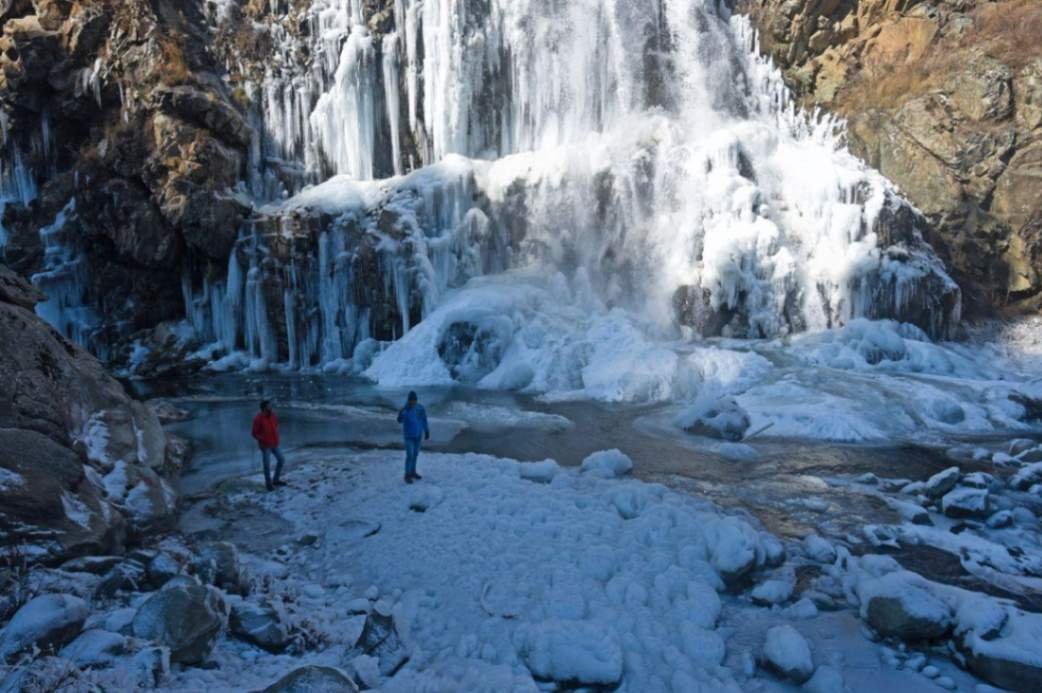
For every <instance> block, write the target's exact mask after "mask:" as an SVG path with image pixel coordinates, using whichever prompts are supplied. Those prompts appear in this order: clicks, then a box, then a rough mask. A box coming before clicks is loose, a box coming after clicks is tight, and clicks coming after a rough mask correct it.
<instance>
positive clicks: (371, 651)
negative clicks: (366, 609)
mask: <svg viewBox="0 0 1042 693" xmlns="http://www.w3.org/2000/svg"><path fill="white" fill-rule="evenodd" d="M377 606H378V607H379V603H378V604H377ZM349 655H351V656H359V655H368V656H370V657H375V658H376V659H377V661H378V666H379V670H380V674H381V675H382V676H393V675H394V674H395V672H397V671H398V670H399V669H400V668H401V667H402V665H404V664H405V663H406V662H407V661H409V652H408V650H407V649H406V647H405V644H404V643H403V642H402V639H401V637H400V636H399V635H398V629H397V628H395V626H394V619H393V618H391V617H390V616H385V615H383V614H380V613H378V612H376V611H374V612H372V613H370V614H368V615H367V616H366V617H365V624H364V626H363V627H362V631H361V633H360V634H359V636H358V640H357V641H356V642H355V644H354V646H353V647H352V648H351V649H350V651H349Z"/></svg>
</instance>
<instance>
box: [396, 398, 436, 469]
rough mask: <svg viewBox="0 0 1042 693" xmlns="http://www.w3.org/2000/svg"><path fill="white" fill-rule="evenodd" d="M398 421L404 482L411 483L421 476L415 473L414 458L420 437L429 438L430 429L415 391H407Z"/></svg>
mask: <svg viewBox="0 0 1042 693" xmlns="http://www.w3.org/2000/svg"><path fill="white" fill-rule="evenodd" d="M398 423H400V424H401V425H402V435H403V436H404V437H405V483H407V484H411V483H412V482H413V481H419V480H420V479H422V478H423V477H422V476H420V475H419V474H417V473H416V458H417V457H419V456H420V438H421V437H423V438H426V439H427V440H430V438H431V429H430V427H429V426H428V425H427V410H426V409H424V408H423V405H422V404H420V403H419V397H417V396H416V393H415V392H410V393H409V399H408V400H407V401H406V403H405V406H404V407H402V409H401V410H400V411H399V412H398Z"/></svg>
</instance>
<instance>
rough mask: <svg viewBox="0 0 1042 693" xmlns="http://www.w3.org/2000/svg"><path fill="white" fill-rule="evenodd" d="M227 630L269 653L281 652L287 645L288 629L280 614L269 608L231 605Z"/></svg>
mask: <svg viewBox="0 0 1042 693" xmlns="http://www.w3.org/2000/svg"><path fill="white" fill-rule="evenodd" d="M228 628H229V630H230V631H231V633H232V635H235V636H237V637H239V638H242V639H243V640H245V641H247V642H251V643H253V644H254V645H257V646H258V647H262V648H264V649H265V650H267V651H269V652H282V651H283V650H285V649H286V646H287V645H289V642H290V637H289V628H288V627H287V625H286V623H285V621H284V620H283V618H282V616H281V614H280V613H279V612H278V611H276V610H275V609H274V608H272V607H270V606H260V605H258V604H250V603H247V602H240V603H238V604H234V605H232V608H231V613H230V615H229V618H228Z"/></svg>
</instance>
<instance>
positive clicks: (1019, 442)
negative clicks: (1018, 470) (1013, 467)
mask: <svg viewBox="0 0 1042 693" xmlns="http://www.w3.org/2000/svg"><path fill="white" fill-rule="evenodd" d="M1037 444H1038V443H1036V442H1035V441H1033V440H1031V439H1030V438H1014V439H1013V440H1011V441H1009V447H1008V448H1007V449H1006V452H1008V453H1009V454H1010V455H1012V456H1013V457H1016V456H1017V455H1019V454H1020V453H1022V452H1025V451H1027V450H1030V449H1031V448H1033V447H1035V446H1036V445H1037Z"/></svg>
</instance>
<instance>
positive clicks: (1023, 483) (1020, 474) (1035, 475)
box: [1009, 462, 1042, 491]
mask: <svg viewBox="0 0 1042 693" xmlns="http://www.w3.org/2000/svg"><path fill="white" fill-rule="evenodd" d="M1039 482H1042V462H1034V463H1032V464H1029V465H1028V466H1026V467H1023V468H1021V469H1019V470H1017V473H1016V474H1014V475H1013V476H1012V477H1010V479H1009V485H1010V486H1011V487H1012V488H1015V489H1016V490H1018V491H1027V490H1028V489H1030V488H1031V487H1032V486H1034V485H1035V484H1037V483H1039Z"/></svg>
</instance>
